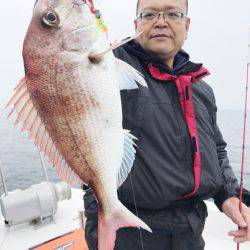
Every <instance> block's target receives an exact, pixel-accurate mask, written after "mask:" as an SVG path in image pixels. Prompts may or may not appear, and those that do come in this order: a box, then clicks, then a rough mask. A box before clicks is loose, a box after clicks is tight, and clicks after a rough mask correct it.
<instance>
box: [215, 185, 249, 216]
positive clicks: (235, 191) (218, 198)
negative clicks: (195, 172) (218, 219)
mask: <svg viewBox="0 0 250 250" xmlns="http://www.w3.org/2000/svg"><path fill="white" fill-rule="evenodd" d="M239 196H240V188H239V187H237V188H230V189H228V190H227V189H226V188H225V187H222V188H221V189H220V191H219V192H218V193H217V194H216V195H214V196H213V198H214V203H215V205H216V206H217V207H218V209H219V210H220V211H221V212H223V211H222V205H223V203H224V201H225V200H227V199H228V198H230V197H237V198H239ZM243 203H244V204H245V205H247V206H248V207H249V206H250V192H249V191H248V190H247V189H243Z"/></svg>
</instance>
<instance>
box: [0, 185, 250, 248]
mask: <svg viewBox="0 0 250 250" xmlns="http://www.w3.org/2000/svg"><path fill="white" fill-rule="evenodd" d="M46 185H53V184H52V183H46V182H42V183H40V184H38V185H36V188H38V187H40V188H42V189H43V190H44V187H45V186H46ZM60 185H64V184H62V183H60ZM65 187H66V184H65ZM32 188H34V186H33V187H31V188H30V190H32ZM66 189H67V188H66ZM27 190H28V189H27ZM27 190H17V191H14V192H12V193H10V194H9V195H10V196H12V195H17V194H20V195H21V193H22V192H24V191H26V192H27ZM30 190H29V191H30ZM69 190H70V193H69V192H68V191H67V192H68V194H67V195H66V196H65V197H64V198H66V199H64V200H61V201H59V202H58V204H57V209H56V212H55V214H54V215H53V218H51V219H52V220H51V221H47V222H41V221H39V220H36V221H34V219H33V220H30V221H26V222H22V223H18V224H16V225H15V223H14V224H13V225H9V224H8V223H7V221H6V219H5V218H4V217H3V214H2V213H0V249H1V250H27V249H29V250H66V249H68V250H87V249H88V247H87V244H86V241H85V238H84V225H85V217H84V209H83V195H84V191H83V190H81V189H76V188H70V189H69ZM13 197H14V196H13ZM2 198H3V197H2ZM206 204H207V207H208V214H209V216H208V219H207V222H206V225H205V230H204V232H203V236H204V239H205V242H206V247H205V250H217V249H218V250H220V249H226V250H235V249H236V243H235V242H233V240H232V238H230V237H229V236H227V233H228V232H229V231H230V230H232V229H234V228H236V226H235V225H234V224H233V223H232V222H231V221H230V220H229V219H228V218H226V216H225V215H224V214H223V213H221V212H220V211H219V210H218V209H217V207H216V206H215V205H214V204H213V202H212V201H206ZM19 205H20V204H19ZM26 205H27V206H28V207H30V206H31V204H26ZM2 209H3V208H2ZM19 217H20V216H19ZM240 249H241V250H249V249H250V243H249V242H247V243H244V244H241V248H240Z"/></svg>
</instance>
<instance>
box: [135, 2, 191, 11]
mask: <svg viewBox="0 0 250 250" xmlns="http://www.w3.org/2000/svg"><path fill="white" fill-rule="evenodd" d="M139 4H140V0H137V5H136V14H138V8H139ZM186 6H187V11H186V14H187V13H188V0H186Z"/></svg>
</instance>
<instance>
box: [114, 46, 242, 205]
mask: <svg viewBox="0 0 250 250" xmlns="http://www.w3.org/2000/svg"><path fill="white" fill-rule="evenodd" d="M115 55H116V56H117V57H119V58H120V59H122V60H124V61H126V62H127V63H129V64H130V65H132V66H133V67H134V68H136V69H137V70H139V71H140V72H141V73H142V74H143V75H144V76H145V80H146V82H147V83H148V85H149V88H148V89H146V88H140V89H139V90H137V89H136V90H124V91H122V92H121V98H122V107H123V126H124V128H126V129H129V130H131V132H132V134H134V135H135V136H136V137H137V138H138V148H137V155H136V160H135V163H134V167H133V169H132V172H131V177H132V180H133V189H134V192H135V196H136V199H137V200H136V202H137V206H139V207H142V208H151V209H162V208H164V207H167V206H168V205H169V203H171V202H173V201H176V200H180V199H181V196H182V195H184V194H186V193H188V192H190V191H191V190H192V189H193V186H194V177H193V153H192V145H191V140H190V136H189V132H188V129H187V124H186V121H185V118H184V116H183V112H182V109H181V104H180V100H179V99H180V98H179V94H178V90H177V87H176V84H175V83H173V82H167V83H166V82H164V81H160V80H156V79H153V78H152V76H151V74H150V73H149V70H148V63H153V65H154V66H156V67H158V68H160V69H161V70H163V71H166V72H167V73H169V74H172V75H179V74H183V73H185V72H191V71H197V70H199V69H200V67H201V64H194V63H192V62H190V61H189V57H188V55H187V54H186V53H185V52H183V51H180V52H179V53H178V55H177V56H176V58H175V62H174V63H175V67H174V70H172V71H171V70H170V69H169V68H167V66H165V65H164V64H163V63H161V62H159V60H157V58H153V57H152V56H150V55H148V54H147V53H146V52H145V51H144V50H143V49H142V48H141V47H140V46H139V45H138V44H135V43H133V42H131V43H129V44H127V45H125V46H123V47H122V48H118V49H117V50H116V51H115ZM192 92H193V93H192V94H193V102H194V108H195V118H196V124H197V130H198V138H199V145H200V157H201V184H200V187H199V190H198V192H197V194H196V195H194V196H193V198H195V199H199V200H201V199H208V198H212V197H213V198H214V199H215V203H216V204H217V205H218V207H219V208H221V204H222V203H223V201H224V200H225V199H227V198H228V197H230V196H234V195H236V194H237V193H238V192H237V189H238V188H239V185H238V182H237V179H236V177H235V175H234V173H233V171H232V168H231V166H230V165H229V161H228V157H227V152H226V149H225V148H226V143H225V141H224V140H223V137H222V135H221V133H220V130H219V128H218V126H217V123H216V111H217V108H216V104H215V98H214V94H213V91H212V88H211V87H210V86H209V85H208V84H206V83H205V82H204V81H203V80H201V81H199V82H197V83H196V84H193V85H192ZM131 193H132V190H131V183H130V180H129V178H128V179H127V180H126V181H125V183H124V184H123V185H122V187H121V188H120V189H119V192H118V194H119V198H120V199H121V201H123V202H126V203H133V197H132V196H131Z"/></svg>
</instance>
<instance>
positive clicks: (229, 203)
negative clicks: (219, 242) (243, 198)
mask: <svg viewBox="0 0 250 250" xmlns="http://www.w3.org/2000/svg"><path fill="white" fill-rule="evenodd" d="M239 202H240V200H239V199H238V198H236V197H231V198H228V199H227V200H225V201H224V203H223V204H222V211H223V212H224V213H225V214H226V215H227V216H228V217H229V218H230V219H231V220H232V221H233V222H234V223H235V224H237V225H238V226H239V229H238V230H235V231H230V232H229V233H228V235H229V236H233V237H234V241H235V242H238V243H243V242H245V241H250V209H249V208H248V207H247V206H246V205H245V204H242V213H240V209H239Z"/></svg>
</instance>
